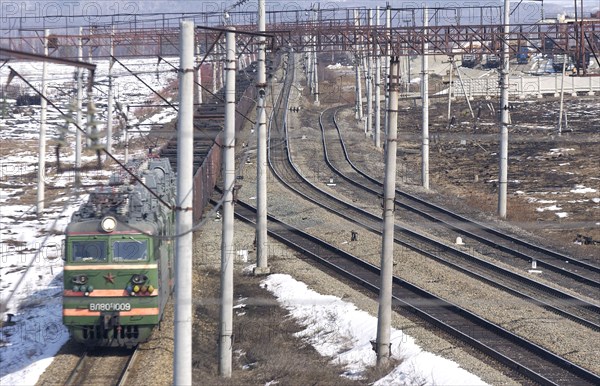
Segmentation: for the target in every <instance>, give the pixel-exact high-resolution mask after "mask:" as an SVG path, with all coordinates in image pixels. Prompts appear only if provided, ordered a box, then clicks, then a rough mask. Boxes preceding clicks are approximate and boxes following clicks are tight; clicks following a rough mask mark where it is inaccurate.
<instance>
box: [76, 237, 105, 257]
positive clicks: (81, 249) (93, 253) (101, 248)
mask: <svg viewBox="0 0 600 386" xmlns="http://www.w3.org/2000/svg"><path fill="white" fill-rule="evenodd" d="M106 252H107V243H106V241H104V240H101V241H100V240H85V241H73V242H72V244H71V259H72V260H73V261H83V262H86V261H89V262H96V261H106V257H107V253H106Z"/></svg>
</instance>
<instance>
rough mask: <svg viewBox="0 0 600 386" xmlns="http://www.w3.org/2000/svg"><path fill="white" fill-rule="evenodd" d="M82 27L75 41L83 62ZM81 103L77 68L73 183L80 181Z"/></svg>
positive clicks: (78, 68)
mask: <svg viewBox="0 0 600 386" xmlns="http://www.w3.org/2000/svg"><path fill="white" fill-rule="evenodd" d="M82 35H83V27H79V38H78V39H77V60H79V61H80V62H81V61H82V60H83V39H82ZM82 103H83V69H82V68H81V67H77V114H76V120H77V126H79V129H77V130H75V182H77V183H79V182H80V181H81V174H80V170H81V146H82V144H81V140H82V138H81V129H82V128H83V116H82V113H81V104H82Z"/></svg>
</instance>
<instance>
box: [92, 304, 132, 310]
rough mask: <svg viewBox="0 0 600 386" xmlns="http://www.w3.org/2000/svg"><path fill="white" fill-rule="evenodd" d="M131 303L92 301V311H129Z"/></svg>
mask: <svg viewBox="0 0 600 386" xmlns="http://www.w3.org/2000/svg"><path fill="white" fill-rule="evenodd" d="M129 310H131V304H130V303H90V311H129Z"/></svg>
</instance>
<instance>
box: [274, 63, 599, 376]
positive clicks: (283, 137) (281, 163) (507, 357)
mask: <svg viewBox="0 0 600 386" xmlns="http://www.w3.org/2000/svg"><path fill="white" fill-rule="evenodd" d="M291 62H292V61H291V60H290V63H291ZM285 82H286V85H285V86H284V92H282V94H281V95H280V98H279V99H278V101H277V104H276V105H275V109H276V113H275V119H274V120H273V122H272V126H271V127H270V130H269V139H270V147H269V164H270V167H271V169H272V171H273V172H274V174H275V175H276V176H277V178H278V179H279V180H280V181H282V182H283V183H284V184H285V185H286V186H288V187H289V188H290V189H291V190H293V191H295V192H296V193H298V194H300V195H301V196H303V197H304V198H306V199H308V200H310V201H312V202H314V203H316V204H318V205H320V206H322V207H325V208H326V209H328V210H329V211H331V212H334V213H337V214H339V215H341V216H342V217H344V218H346V219H349V220H350V221H354V222H355V223H359V224H361V225H362V226H364V227H365V228H367V229H370V230H372V231H374V232H377V231H379V230H380V229H381V219H380V218H377V217H375V216H373V215H371V214H369V213H367V212H365V211H363V210H361V209H359V208H356V207H354V206H352V205H350V204H348V203H346V202H343V201H341V200H338V199H336V198H334V197H331V196H329V195H327V194H325V193H324V192H322V191H320V190H319V189H318V188H316V187H315V186H313V185H311V184H310V182H308V181H307V180H305V179H304V178H302V176H301V175H300V174H299V173H298V172H297V170H296V169H295V167H294V166H293V164H292V161H291V159H290V155H289V143H288V142H287V138H288V137H287V133H286V130H287V128H286V126H285V124H283V122H285V117H284V114H285V112H286V111H287V100H288V99H289V92H290V88H291V86H290V84H291V82H292V80H291V79H290V77H288V78H286V81H285ZM288 82H289V84H288ZM269 221H270V223H269V224H270V229H271V231H273V227H272V225H271V224H272V223H271V221H273V220H269ZM282 229H287V231H288V232H290V231H291V232H299V231H297V230H295V231H292V230H291V229H292V228H291V227H289V226H287V225H283V226H282ZM403 232H406V230H403V229H399V228H398V227H397V229H396V242H397V243H398V242H399V243H402V244H404V245H406V246H409V245H408V244H406V243H405V242H404V241H400V240H399V237H398V236H400V235H401V236H402V238H406V234H405V233H403ZM416 240H417V244H424V243H427V244H429V242H430V241H431V240H429V239H427V238H423V237H420V238H419V237H417V239H416ZM282 241H283V240H282ZM292 244H293V243H292ZM409 247H410V248H411V249H418V248H417V247H416V246H414V245H410V246H409ZM323 248H324V247H323V246H321V247H320V249H318V251H317V252H315V255H319V254H321V255H323V253H325V254H327V252H326V251H325V249H326V248H325V249H323ZM436 248H437V249H438V250H436V251H435V253H431V250H429V251H427V250H424V249H421V253H426V254H428V255H430V256H431V257H435V256H436V255H440V254H446V253H449V254H458V255H460V254H462V253H464V252H462V251H459V250H457V249H456V248H452V247H450V246H447V245H438V246H436ZM338 252H339V251H338ZM336 253H337V252H336ZM321 257H323V256H321ZM315 258H316V257H315ZM347 260H352V261H353V263H352V264H351V265H350V266H346V268H344V267H345V266H344V264H347V263H345V261H347ZM357 260H358V259H356V258H354V257H352V258H350V257H348V256H347V255H346V256H345V257H344V258H343V259H340V258H334V257H332V256H326V257H323V258H319V261H320V262H322V263H323V264H326V265H328V266H330V268H332V269H335V270H339V272H341V273H343V274H344V275H345V276H347V277H350V278H355V277H357V276H358V277H360V280H366V277H368V276H370V277H371V278H370V279H369V284H363V285H364V286H365V287H367V288H370V289H371V290H373V291H377V286H378V281H379V278H378V276H379V273H378V268H377V267H374V266H372V265H370V264H368V263H366V262H364V261H360V262H359V261H357ZM333 265H335V266H336V267H337V268H336V267H334V266H333ZM367 266H368V267H369V268H368V269H366V271H369V272H370V273H367V272H366V271H365V272H363V273H359V272H361V269H362V270H365V267H367ZM360 267H362V268H360ZM494 276H495V275H494ZM353 280H354V279H353ZM485 280H486V281H487V282H490V283H492V282H494V281H495V280H494V279H493V278H486V279H485ZM518 280H520V279H518ZM394 283H395V285H400V284H401V283H404V284H405V285H409V284H408V283H405V282H403V281H402V280H400V279H399V278H395V281H394ZM495 285H497V286H498V285H500V284H497V283H496V284H495ZM536 285H539V283H536ZM500 286H502V285H500ZM415 288H416V287H415ZM507 290H509V292H511V293H515V294H516V293H519V291H517V290H514V289H510V288H509V287H507ZM396 291H400V289H396V290H395V296H397V295H399V296H401V298H402V299H403V300H404V301H405V300H406V299H407V298H411V296H415V295H411V296H409V295H408V294H403V293H397V292H396ZM419 291H422V290H421V289H418V291H416V292H419ZM543 292H546V289H544V290H543ZM421 296H422V297H420V298H419V299H418V300H415V304H414V305H416V304H418V303H419V302H422V303H423V304H426V305H428V308H430V309H429V310H427V312H426V310H423V309H415V308H413V307H412V305H411V311H412V312H414V313H416V314H418V315H420V316H422V317H423V318H424V319H425V320H427V321H428V322H430V323H434V322H433V321H434V320H435V321H436V322H435V323H442V324H443V325H445V327H440V326H438V327H439V328H442V329H444V330H447V331H455V330H459V331H462V330H463V329H461V328H460V325H461V324H463V323H464V325H465V326H466V325H467V324H468V323H467V322H466V321H465V320H466V319H472V318H475V319H472V320H477V321H476V322H473V323H475V324H477V325H478V326H481V325H482V323H483V324H488V327H486V328H485V329H480V327H474V326H473V325H470V326H469V327H466V328H464V332H461V333H457V335H455V336H456V337H458V338H459V339H461V340H462V341H465V342H467V343H468V344H470V345H472V346H474V347H476V348H478V349H481V350H483V351H484V352H486V353H488V354H489V355H491V356H493V357H494V358H495V359H497V360H498V361H500V362H501V363H504V364H506V365H509V366H511V367H513V368H517V369H519V371H520V372H521V373H523V374H524V375H526V376H527V377H530V378H531V379H532V380H535V381H536V382H540V383H544V384H553V383H555V382H556V383H559V384H560V383H565V382H566V383H571V380H569V378H568V377H570V376H571V375H569V376H567V375H566V374H565V373H564V372H563V370H565V369H570V370H567V372H570V371H574V372H575V373H578V372H582V373H581V374H582V375H581V377H582V378H581V377H580V375H572V376H574V377H575V378H573V379H572V380H573V381H574V382H587V383H589V382H591V383H594V382H597V381H598V377H597V376H596V375H594V374H592V373H589V372H588V371H587V370H585V369H582V368H581V367H579V366H577V365H576V364H573V363H572V362H570V361H568V360H566V359H564V358H560V357H558V356H556V355H555V354H552V353H550V352H549V351H547V350H545V349H543V348H541V347H539V346H537V345H535V344H533V343H531V342H528V341H526V340H524V339H523V338H521V337H519V336H517V335H515V334H513V333H511V332H510V331H507V330H505V329H503V328H502V327H500V326H497V325H494V324H493V323H490V322H487V321H483V319H481V318H479V317H477V316H476V315H474V314H472V313H471V312H469V311H467V310H465V309H462V308H460V307H458V306H456V305H451V304H449V303H445V302H444V301H442V300H440V299H438V298H437V297H435V296H433V295H432V294H429V293H425V292H422V293H421ZM521 296H523V297H528V296H527V295H525V294H521ZM552 296H555V297H558V298H560V297H563V298H562V300H559V302H562V303H571V301H565V300H564V294H560V292H559V291H557V293H554V294H553V295H552ZM567 296H568V295H567ZM528 298H529V299H530V301H532V302H534V303H536V304H538V305H541V306H542V307H545V308H547V309H553V311H554V312H557V313H560V314H562V315H564V316H567V315H568V317H570V318H572V319H574V320H575V319H577V320H579V322H580V323H582V324H584V325H586V326H587V327H590V328H594V329H597V328H598V325H599V324H600V323H599V322H598V314H599V312H598V309H597V307H596V306H595V305H591V304H586V302H583V301H581V302H580V299H573V300H574V301H573V302H572V303H573V304H576V305H577V306H576V308H578V309H579V311H581V312H583V313H584V314H586V316H585V317H579V316H577V315H575V314H573V313H571V312H569V311H567V310H564V309H559V308H553V307H554V306H552V305H549V304H546V303H545V302H544V301H541V300H537V299H533V298H531V297H528ZM588 306H589V307H588ZM403 307H407V306H406V305H404V306H403ZM401 308H402V307H401ZM449 310H452V312H450V311H449ZM428 312H430V313H428ZM440 312H441V314H440ZM421 313H423V314H422V315H421ZM444 313H449V314H448V315H444ZM432 314H433V315H437V316H432ZM450 314H451V315H450ZM456 315H462V317H461V318H462V319H461V321H458V320H456V321H453V319H455V318H458V317H457V316H456ZM586 318H589V319H592V321H590V320H587V319H586ZM446 322H447V323H446ZM484 322H485V323H484ZM469 331H470V332H469ZM452 334H455V332H452ZM488 335H489V336H488ZM498 336H503V337H504V338H505V339H507V340H508V341H513V343H512V344H511V345H516V346H519V347H521V346H523V345H525V346H526V347H527V348H525V349H524V350H525V351H523V350H522V349H517V348H516V347H513V348H511V349H508V350H506V352H505V354H502V355H501V356H499V357H496V355H498V351H504V350H505V348H506V347H509V346H510V345H508V344H507V342H506V341H502V342H501V341H495V339H498V338H497V337H498ZM516 342H519V343H516ZM525 342H526V343H525ZM488 345H491V346H489V347H488ZM488 349H490V350H491V351H493V352H496V354H491V353H490V352H489V351H488ZM533 354H535V355H533ZM553 357H556V358H555V359H548V358H553ZM532 358H536V359H534V360H533V362H535V361H547V360H550V361H551V362H552V361H556V364H557V366H558V367H560V368H563V370H560V369H558V368H556V369H552V370H548V368H547V369H546V370H544V368H540V369H539V372H536V371H534V370H531V368H535V367H536V366H537V365H536V364H535V363H529V361H531V360H532ZM544 358H546V359H544ZM559 363H560V364H559ZM541 374H544V375H541ZM546 377H550V378H552V379H555V380H551V379H548V378H546ZM576 378H577V379H576Z"/></svg>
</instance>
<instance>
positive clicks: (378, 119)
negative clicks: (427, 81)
mask: <svg viewBox="0 0 600 386" xmlns="http://www.w3.org/2000/svg"><path fill="white" fill-rule="evenodd" d="M375 25H376V26H377V27H379V7H377V8H376V10H375ZM375 58H376V59H375V128H374V132H373V142H374V143H375V147H376V148H380V147H381V134H380V129H381V51H380V50H379V42H375Z"/></svg>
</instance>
